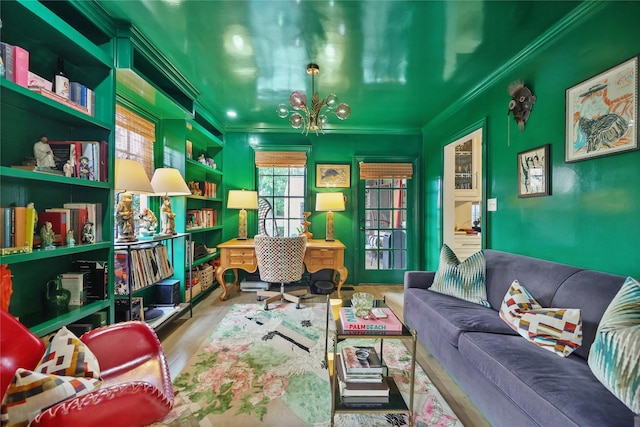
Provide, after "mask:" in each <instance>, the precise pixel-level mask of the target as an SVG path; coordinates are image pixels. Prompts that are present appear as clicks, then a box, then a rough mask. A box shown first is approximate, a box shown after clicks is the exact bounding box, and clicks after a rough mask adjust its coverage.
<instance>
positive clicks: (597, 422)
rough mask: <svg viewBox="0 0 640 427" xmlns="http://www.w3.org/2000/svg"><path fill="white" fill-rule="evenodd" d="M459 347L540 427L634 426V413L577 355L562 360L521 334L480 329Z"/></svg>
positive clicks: (462, 341)
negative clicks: (514, 334) (508, 334)
mask: <svg viewBox="0 0 640 427" xmlns="http://www.w3.org/2000/svg"><path fill="white" fill-rule="evenodd" d="M458 348H459V351H460V354H462V356H463V357H464V358H465V359H466V360H467V361H468V362H469V364H470V365H471V366H473V367H474V368H475V369H476V370H478V371H479V372H480V373H481V374H482V375H484V376H485V378H486V379H487V380H489V381H490V382H491V383H493V384H495V385H496V387H498V388H499V389H500V390H501V391H502V393H504V395H505V398H506V399H508V400H509V401H511V402H512V403H513V404H514V405H516V406H518V407H519V408H521V409H522V410H523V411H524V412H525V413H527V414H529V416H531V417H532V418H534V419H535V421H536V422H537V424H538V425H540V426H580V427H582V426H632V425H633V422H634V420H633V413H632V412H631V411H630V410H629V409H628V408H627V407H626V406H625V405H624V404H623V403H622V402H620V400H618V399H617V398H616V397H615V396H614V395H613V394H611V393H610V392H609V391H608V390H607V389H606V388H605V387H604V386H603V385H602V384H601V383H600V381H598V379H597V378H596V377H595V376H594V375H593V374H592V373H591V370H590V369H589V366H588V365H587V362H586V361H585V360H584V359H582V358H580V357H577V356H576V355H574V354H572V355H570V356H569V357H566V358H559V357H557V356H555V355H554V354H552V353H551V352H549V351H546V350H544V349H543V348H541V347H538V346H535V345H531V344H530V343H528V342H527V341H526V340H523V339H522V338H521V337H520V336H506V335H496V334H487V333H478V332H467V333H463V334H462V335H461V336H460V340H459V347H458ZM476 391H477V390H476ZM594 402H597V405H594Z"/></svg>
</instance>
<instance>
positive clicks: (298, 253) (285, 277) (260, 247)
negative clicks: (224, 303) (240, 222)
mask: <svg viewBox="0 0 640 427" xmlns="http://www.w3.org/2000/svg"><path fill="white" fill-rule="evenodd" d="M254 245H255V250H256V258H257V260H258V269H259V271H260V280H262V281H264V282H268V283H280V292H274V291H258V301H262V298H265V299H264V309H265V310H269V303H270V302H273V301H277V300H286V301H290V302H295V303H296V308H300V300H301V299H302V296H303V295H305V294H306V293H307V291H306V290H304V289H302V290H298V291H291V292H285V291H284V284H285V283H288V282H295V281H298V280H300V279H301V278H302V273H304V263H303V260H304V251H305V249H306V246H307V236H305V235H302V236H295V237H274V236H261V235H257V236H255V237H254Z"/></svg>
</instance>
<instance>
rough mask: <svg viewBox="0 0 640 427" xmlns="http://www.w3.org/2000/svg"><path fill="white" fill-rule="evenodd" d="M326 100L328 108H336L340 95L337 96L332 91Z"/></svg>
mask: <svg viewBox="0 0 640 427" xmlns="http://www.w3.org/2000/svg"><path fill="white" fill-rule="evenodd" d="M324 102H325V103H326V105H327V108H328V109H330V110H333V109H334V108H336V105H337V104H338V97H337V96H335V95H334V94H333V93H330V94H329V95H327V97H326V98H325V99H324Z"/></svg>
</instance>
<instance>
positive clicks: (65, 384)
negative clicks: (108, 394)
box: [0, 368, 102, 427]
mask: <svg viewBox="0 0 640 427" xmlns="http://www.w3.org/2000/svg"><path fill="white" fill-rule="evenodd" d="M101 382H102V381H101V380H100V379H96V378H84V377H79V378H76V377H72V376H59V375H52V374H46V373H40V372H33V371H29V370H27V369H23V368H18V370H17V371H16V373H15V375H14V377H13V381H11V383H10V384H9V387H8V388H7V391H6V393H5V395H4V398H3V399H2V409H1V412H0V420H1V424H2V426H3V427H4V426H7V427H13V426H26V425H27V424H28V423H29V422H30V421H31V420H32V419H33V418H35V416H36V415H38V414H40V413H41V412H42V411H44V410H46V409H48V408H50V407H51V406H54V405H56V404H58V403H60V402H63V401H65V400H67V399H70V398H72V397H76V396H82V395H84V394H87V393H89V392H90V391H93V390H95V389H96V388H98V387H99V386H100V383H101Z"/></svg>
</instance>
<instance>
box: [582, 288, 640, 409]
mask: <svg viewBox="0 0 640 427" xmlns="http://www.w3.org/2000/svg"><path fill="white" fill-rule="evenodd" d="M638 355H640V283H638V281H637V280H635V279H633V278H631V277H628V278H627V280H625V282H624V284H623V285H622V288H620V291H618V293H617V294H616V296H615V297H614V298H613V300H612V301H611V303H610V304H609V307H607V309H606V310H605V312H604V315H603V316H602V319H601V320H600V325H599V326H598V330H597V331H596V339H595V341H594V342H593V344H592V345H591V349H590V350H589V367H590V368H591V371H592V372H593V374H594V375H595V376H596V378H598V380H599V381H600V382H601V383H602V384H604V385H605V387H607V388H608V389H609V391H611V393H613V394H614V395H615V396H616V397H617V398H618V399H620V400H621V401H622V402H623V403H624V404H625V405H627V406H628V407H629V409H631V410H632V411H633V412H635V413H636V414H640V357H639V356H638Z"/></svg>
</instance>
